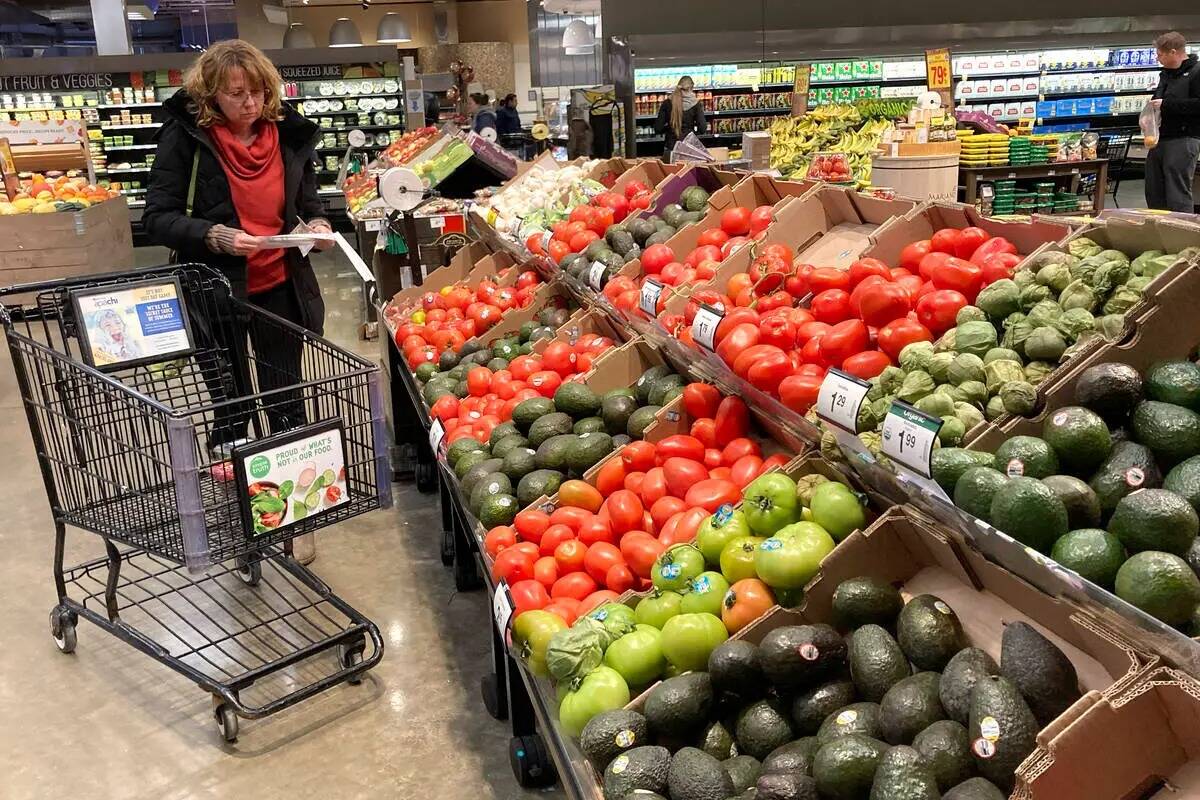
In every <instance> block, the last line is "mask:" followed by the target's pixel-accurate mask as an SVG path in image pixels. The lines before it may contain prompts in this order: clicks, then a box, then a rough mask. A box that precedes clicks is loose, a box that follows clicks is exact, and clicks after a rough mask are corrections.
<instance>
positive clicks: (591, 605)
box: [579, 589, 621, 617]
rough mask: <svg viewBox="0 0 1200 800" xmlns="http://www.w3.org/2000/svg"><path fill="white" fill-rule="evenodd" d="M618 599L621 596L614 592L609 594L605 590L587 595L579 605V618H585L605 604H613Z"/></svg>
mask: <svg viewBox="0 0 1200 800" xmlns="http://www.w3.org/2000/svg"><path fill="white" fill-rule="evenodd" d="M620 599H621V596H620V595H619V594H617V593H616V592H610V591H608V590H607V589H599V590H597V591H595V592H592V593H591V594H589V595H588V596H587V599H585V600H584V601H583V602H582V603H580V604H579V616H581V617H585V616H587V615H588V614H590V613H592V612H593V611H595V610H596V609H597V608H599V607H600V606H602V605H604V604H605V603H615V602H616V601H617V600H620Z"/></svg>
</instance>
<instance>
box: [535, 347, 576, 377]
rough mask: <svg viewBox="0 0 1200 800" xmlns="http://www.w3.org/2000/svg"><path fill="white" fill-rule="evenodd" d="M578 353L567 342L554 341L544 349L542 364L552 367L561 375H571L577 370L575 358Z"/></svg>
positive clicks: (547, 367) (548, 367)
mask: <svg viewBox="0 0 1200 800" xmlns="http://www.w3.org/2000/svg"><path fill="white" fill-rule="evenodd" d="M577 358H578V355H577V354H576V353H575V349H574V348H572V347H571V345H569V344H567V343H566V342H560V341H554V342H551V343H550V344H548V345H546V349H545V350H543V351H542V366H543V367H545V368H546V369H552V370H554V371H555V372H557V373H558V374H559V375H570V374H572V373H573V372H575V360H576V359H577Z"/></svg>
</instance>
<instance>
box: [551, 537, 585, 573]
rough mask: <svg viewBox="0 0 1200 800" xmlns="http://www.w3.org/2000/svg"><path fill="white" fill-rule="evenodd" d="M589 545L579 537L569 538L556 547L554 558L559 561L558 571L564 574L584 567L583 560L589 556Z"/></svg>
mask: <svg viewBox="0 0 1200 800" xmlns="http://www.w3.org/2000/svg"><path fill="white" fill-rule="evenodd" d="M587 551H588V546H587V545H586V544H584V543H583V542H581V541H579V540H578V539H568V540H567V541H565V542H563V543H562V544H560V545H559V546H558V547H556V548H554V560H555V561H557V562H558V571H559V572H560V573H562V574H563V575H566V574H567V573H568V572H578V571H579V570H581V569H583V560H584V558H586V557H587Z"/></svg>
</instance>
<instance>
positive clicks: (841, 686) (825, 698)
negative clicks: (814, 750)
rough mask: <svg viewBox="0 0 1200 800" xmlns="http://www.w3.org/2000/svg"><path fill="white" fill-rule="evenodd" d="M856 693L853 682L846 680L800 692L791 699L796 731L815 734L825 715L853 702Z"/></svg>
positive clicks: (831, 682) (805, 734)
mask: <svg viewBox="0 0 1200 800" xmlns="http://www.w3.org/2000/svg"><path fill="white" fill-rule="evenodd" d="M857 695H858V693H857V692H856V691H855V689H854V683H853V682H851V681H848V680H835V681H830V682H829V683H825V684H821V685H820V686H814V687H813V688H811V689H806V690H804V691H802V692H800V693H799V694H797V695H796V696H795V697H794V698H793V699H792V722H793V723H794V725H795V727H796V732H797V733H799V734H800V735H802V736H811V735H813V734H815V733H816V732H817V731H818V730H820V728H821V723H822V722H824V721H825V718H826V717H828V716H829V715H830V714H832V713H833V712H835V711H837V710H838V709H841V708H845V707H846V706H848V705H850V704H851V703H853V702H854V699H855V697H857Z"/></svg>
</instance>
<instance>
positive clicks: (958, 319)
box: [954, 289, 987, 325]
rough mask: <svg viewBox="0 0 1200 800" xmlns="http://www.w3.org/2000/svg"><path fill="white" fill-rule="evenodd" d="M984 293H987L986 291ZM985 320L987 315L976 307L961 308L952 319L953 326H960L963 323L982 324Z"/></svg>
mask: <svg viewBox="0 0 1200 800" xmlns="http://www.w3.org/2000/svg"><path fill="white" fill-rule="evenodd" d="M984 291H987V290H986V289H985V290H984ZM986 319H987V314H985V313H984V311H983V309H981V308H979V307H978V306H963V307H962V308H960V309H959V310H958V314H957V315H956V316H955V317H954V324H955V325H962V324H963V323H964V322H976V321H979V322H982V321H985V320H986Z"/></svg>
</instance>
